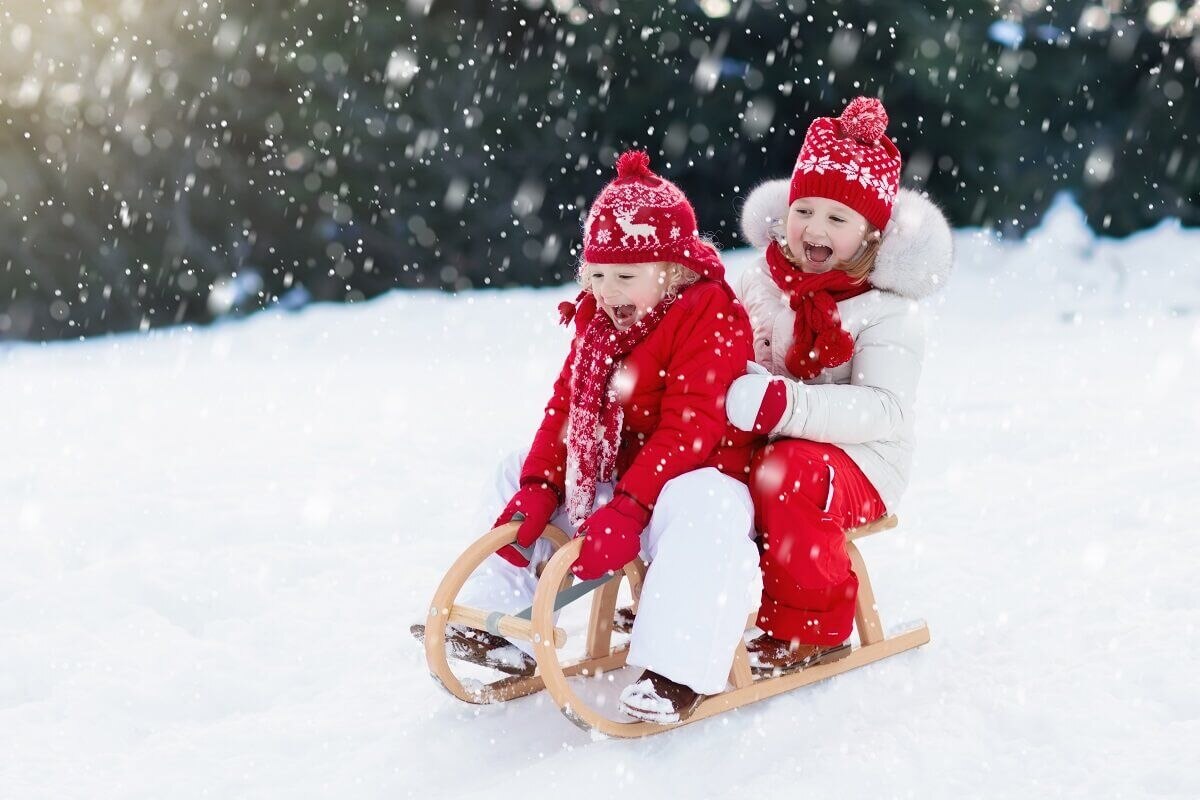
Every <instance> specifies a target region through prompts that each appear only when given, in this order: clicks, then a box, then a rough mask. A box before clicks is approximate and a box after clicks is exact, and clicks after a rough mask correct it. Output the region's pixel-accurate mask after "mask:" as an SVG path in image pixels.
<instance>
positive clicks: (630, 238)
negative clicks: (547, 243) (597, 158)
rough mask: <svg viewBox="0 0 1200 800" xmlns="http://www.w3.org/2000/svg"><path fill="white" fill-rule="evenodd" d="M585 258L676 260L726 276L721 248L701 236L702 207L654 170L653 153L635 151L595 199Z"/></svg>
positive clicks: (705, 273)
mask: <svg viewBox="0 0 1200 800" xmlns="http://www.w3.org/2000/svg"><path fill="white" fill-rule="evenodd" d="M583 260H584V261H586V262H588V263H591V264H637V263H643V262H648V261H671V262H674V263H676V264H682V265H683V266H685V267H688V268H690V269H692V270H695V271H696V272H698V273H699V274H700V275H701V276H702V277H705V278H711V279H712V280H715V281H723V280H724V278H725V267H724V266H722V264H721V259H720V257H719V256H718V255H717V251H716V250H715V249H714V248H713V246H712V245H710V244H709V243H708V242H706V241H704V240H703V239H701V238H700V234H699V231H697V230H696V212H695V211H693V210H692V204H691V203H689V202H688V200H687V198H686V197H684V195H683V192H681V191H680V190H679V187H678V186H676V185H675V184H673V183H671V182H670V181H668V180H666V179H665V178H661V177H659V176H658V175H655V174H654V173H653V172H652V171H651V170H650V157H649V156H647V155H646V154H645V153H644V152H643V151H641V150H629V151H627V152H625V153H622V154H621V157H620V158H618V159H617V178H616V180H614V181H613V182H612V183H610V184H608V186H605V187H604V189H603V190H602V191H601V192H600V195H599V196H598V197H597V198H596V201H595V202H594V203H592V208H591V210H590V211H589V212H588V216H587V220H586V221H585V222H584V223H583Z"/></svg>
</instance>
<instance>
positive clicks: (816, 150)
mask: <svg viewBox="0 0 1200 800" xmlns="http://www.w3.org/2000/svg"><path fill="white" fill-rule="evenodd" d="M887 124H888V115H887V111H885V110H884V108H883V103H881V102H879V101H878V100H876V99H875V98H874V97H856V98H854V100H852V101H851V102H850V105H848V106H846V110H845V111H843V112H842V115H841V116H840V117H838V118H836V119H834V118H833V117H818V118H817V119H815V120H813V122H812V124H811V125H809V126H808V132H807V133H805V134H804V146H803V147H801V148H800V156H799V158H797V159H796V166H795V167H794V168H793V171H792V187H791V191H789V192H788V204H789V205H790V204H792V203H794V202H796V200H797V199H798V198H801V197H826V198H828V199H830V200H836V201H838V202H839V203H844V204H846V205H848V206H849V207H850V208H852V209H854V210H855V211H857V212H858V213H860V214H862V215H863V216H864V217H866V218H867V221H868V222H870V223H871V224H872V225H874V226H875V227H876V228H878V229H879V230H883V229H884V228H885V227H887V224H888V220H889V219H891V217H892V203H894V202H895V201H896V192H897V191H898V190H899V188H900V151H899V150H897V149H896V145H895V144H893V142H892V140H891V139H889V138H888V137H887V136H886V134H884V131H885V130H887Z"/></svg>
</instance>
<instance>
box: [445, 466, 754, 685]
mask: <svg viewBox="0 0 1200 800" xmlns="http://www.w3.org/2000/svg"><path fill="white" fill-rule="evenodd" d="M524 463H525V453H524V452H515V453H512V454H510V455H509V456H508V457H507V458H505V459H504V460H503V461H502V462H501V464H500V467H499V469H497V471H496V479H495V482H494V485H493V486H491V487H489V488H488V490H487V491H486V492H485V497H484V501H483V503H482V504H481V508H480V512H479V513H480V524H479V526H478V527H479V530H486V529H488V528H489V527H490V526H491V524H492V522H493V521H494V520H495V518H496V516H497V515H498V514H499V513H500V510H501V509H503V508H504V506H505V504H507V503H508V501H509V499H510V498H511V497H512V495H513V494H514V493H515V492H516V491H517V489H518V488H519V481H520V475H521V466H522V464H524ZM612 492H613V487H612V484H610V483H601V484H599V485H597V487H596V508H599V507H600V506H601V505H603V504H604V503H607V502H608V501H609V500H610V499H611V498H612ZM550 522H551V524H553V525H555V526H557V527H559V528H561V529H562V530H563V531H564V532H565V533H566V534H567V535H568V536H573V535H574V534H575V528H574V526H572V525H571V524H570V522H569V521H568V519H567V513H566V510H565V509H564V508H559V510H558V512H557V513H556V514H555V515H554V517H553V518H552V519H551V520H550ZM753 537H754V511H753V507H752V506H751V501H750V492H749V490H748V489H747V488H746V486H745V485H743V484H742V483H739V482H738V481H736V480H734V479H733V478H730V477H729V476H728V475H725V474H723V473H721V472H720V471H718V470H716V469H713V468H711V467H706V468H704V469H698V470H693V471H692V472H688V473H685V474H683V475H680V476H679V477H677V478H674V479H672V480H670V481H667V483H666V485H665V486H664V487H663V490H662V493H661V494H660V495H659V498H658V502H657V503H656V504H655V507H654V512H653V514H652V515H651V517H650V524H649V525H648V526H647V527H646V529H645V530H644V531H643V532H642V553H641V555H642V558H643V559H644V560H645V561H647V562H648V563H649V565H650V566H649V568H648V569H647V571H646V581H645V583H644V584H643V586H642V595H641V599H640V600H639V602H638V611H637V620H636V621H635V623H634V627H633V634H632V636H631V638H630V645H629V658H628V661H629V663H631V664H635V665H637V666H641V667H645V668H647V669H652V670H654V671H655V672H657V673H659V674H660V675H664V676H666V677H667V678H670V679H671V680H673V681H676V682H677V683H682V684H685V685H687V686H690V687H691V688H692V689H693V690H694V691H696V692H699V693H701V694H716V693H717V692H721V691H724V689H725V684H726V680H727V678H728V677H729V668H730V666H731V665H732V663H733V652H734V648H735V647H736V646H737V643H738V640H739V639H741V637H742V633H743V631H744V630H745V627H746V619H747V617H749V616H750V613H751V612H752V611H754V610H755V609H757V608H758V603H759V600H760V598H761V595H762V574H761V572H760V571H759V565H758V548H757V547H756V546H755V545H754V542H753ZM551 552H552V548H551V546H550V543H549V542H548V541H546V540H545V539H539V540H538V542H537V543H536V545H535V549H534V553H533V558H532V559H531V560H530V566H528V567H515V566H513V565H512V564H510V563H508V562H507V561H505V560H504V559H503V558H501V557H500V556H497V555H495V554H493V555H491V556H490V557H488V559H487V560H486V561H484V562H483V564H482V565H480V567H479V569H477V570H476V571H475V572H474V574H472V575H471V577H470V578H469V579H468V580H467V582H466V584H465V585H464V586H463V588H462V591H461V592H460V593H459V596H458V601H457V602H459V603H462V604H464V605H469V606H474V607H476V608H482V609H487V610H489V611H504V612H505V613H513V612H516V611H520V610H521V609H524V608H527V607H528V606H530V605H532V603H533V593H534V590H535V589H536V587H537V577H536V576H535V574H534V568H535V566H536V565H537V564H539V563H541V562H543V561H546V560H547V559H549V558H550V555H551ZM514 644H516V645H517V646H518V647H520V648H521V649H522V650H524V651H525V652H527V653H530V654H532V653H533V646H532V645H531V644H529V643H528V642H521V641H518V642H514Z"/></svg>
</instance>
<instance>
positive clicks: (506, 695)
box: [425, 516, 929, 737]
mask: <svg viewBox="0 0 1200 800" xmlns="http://www.w3.org/2000/svg"><path fill="white" fill-rule="evenodd" d="M896 522H897V520H896V517H895V516H889V517H884V518H882V519H879V520H876V521H875V522H872V523H870V524H868V525H863V526H861V527H858V528H853V529H851V530H849V531H847V532H846V540H847V541H846V551H847V553H848V554H849V556H850V560H851V563H852V565H853V568H854V572H855V574H857V575H858V600H857V607H856V609H855V613H854V626H855V629H856V630H857V631H858V636H859V644H858V645H857V646H855V647H853V648H852V649H851V652H850V655H849V656H846V657H844V658H842V659H840V660H838V661H834V662H831V663H828V664H819V665H816V666H811V667H807V668H805V669H802V670H800V671H798V672H792V673H788V674H784V675H780V676H778V677H772V676H770V675H767V676H763V677H755V676H754V675H753V673H752V672H751V670H750V659H749V656H748V654H747V652H746V645H745V642H744V641H740V642H739V643H738V645H737V647H736V649H735V652H734V655H733V664H732V668H731V669H730V672H729V684H730V688H728V689H726V690H725V691H724V692H722V693H721V694H717V695H712V696H710V697H707V698H705V700H704V701H703V702H702V703H701V704H700V706H699V708H697V709H696V711H695V712H694V713H693V714H692V716H691V717H689V718H688V719H687V720H686V721H684V722H679V723H674V724H670V725H662V724H658V723H653V722H643V721H640V720H632V721H621V720H615V719H611V718H609V717H607V716H605V715H604V714H602V713H600V711H599V710H597V709H595V708H593V707H591V706H590V705H589V704H587V703H585V702H584V701H582V700H581V699H580V698H579V696H578V695H577V694H576V693H575V691H574V690H573V689H572V688H571V685H570V684H569V683H568V681H567V679H568V678H571V677H576V676H597V675H602V674H603V673H605V672H609V671H612V670H615V669H620V668H621V667H623V666H625V657H626V655H627V653H628V644H625V645H621V646H619V647H612V633H613V630H612V624H613V613H614V611H615V610H616V604H617V595H618V591H619V589H620V585H621V580H625V581H627V582H628V584H629V588H630V593H631V594H632V596H633V600H634V604H635V607H636V603H637V600H638V597H639V595H640V593H641V588H642V579H643V578H644V576H645V572H646V566H645V565H644V564H643V563H642V562H641V561H640V560H635V561H634V562H632V563H631V564H629V565H628V566H626V567H625V568H624V570H623V573H622V574H621V575H620V576H618V577H615V578H614V579H612V580H609V581H607V582H605V583H603V584H602V585H600V586H599V588H597V589H596V590H595V592H594V593H593V596H592V606H591V612H590V615H589V618H588V624H587V642H586V647H585V649H584V655H583V657H582V658H579V659H575V660H571V661H566V662H564V661H561V660H560V655H559V651H560V650H561V649H562V648H563V646H564V645H565V643H566V640H567V635H566V632H565V631H563V630H562V629H561V628H556V627H555V626H554V612H555V601H556V598H558V595H559V592H560V591H562V590H564V589H566V588H567V587H568V586H569V585H570V584H571V582H572V580H573V576H572V575H571V573H570V566H571V564H572V563H573V562H574V561H575V559H576V557H578V555H579V550H580V547H582V544H583V542H582V540H581V539H575V540H569V539H568V538H567V535H566V534H565V533H563V532H562V531H561V530H559V529H558V528H556V527H554V526H553V525H550V526H547V528H546V532H545V533H544V534H543V536H544V537H545V538H548V539H549V540H550V541H551V543H552V544H553V545H554V547H555V553H554V555H553V557H552V558H551V559H550V561H549V562H548V563H547V564H546V565H545V568H544V569H543V570H542V573H541V576H540V578H539V580H538V586H537V591H536V592H535V594H534V599H533V607H532V614H531V616H530V618H529V619H528V620H526V619H521V618H519V617H515V616H511V615H507V614H501V613H499V612H489V611H486V610H483V609H475V608H470V607H466V606H460V605H455V603H454V600H455V598H456V597H457V596H458V593H459V591H460V590H461V589H462V586H463V584H464V583H465V582H466V580H467V578H468V577H470V575H471V573H472V572H474V571H475V569H476V567H478V566H479V565H480V564H481V563H483V561H484V559H486V558H487V557H488V556H489V555H491V554H492V553H494V552H496V550H498V549H500V548H501V547H503V546H504V545H506V544H509V543H511V542H513V541H515V539H516V533H517V528H518V527H519V524H518V523H516V522H510V523H508V524H505V525H502V526H500V527H498V528H496V529H494V530H492V531H489V532H488V533H487V534H485V535H484V536H483V537H482V538H480V539H479V540H478V541H476V542H475V543H474V544H473V545H471V546H470V547H469V548H467V550H466V552H464V553H463V554H462V556H460V557H459V559H458V560H457V561H456V562H455V563H454V564H453V566H451V568H450V570H449V571H448V572H447V573H446V577H445V578H443V579H442V582H441V584H440V585H439V586H438V588H437V592H436V593H435V594H434V596H433V602H432V603H431V604H430V609H429V616H428V618H427V620H426V622H425V658H426V660H427V662H428V664H429V671H430V673H431V674H432V675H433V677H434V679H435V680H437V681H438V683H440V684H441V685H442V686H443V687H444V688H445V689H446V690H447V691H448V692H450V693H451V694H452V695H454V696H455V697H457V698H459V699H460V700H464V701H466V702H468V703H499V702H504V701H506V700H512V699H513V698H516V697H524V696H525V695H529V694H533V693H535V692H539V691H541V690H542V689H546V690H548V691H549V693H550V696H551V697H553V698H554V702H555V703H557V704H558V707H559V709H560V710H561V711H562V713H563V714H564V715H565V716H566V717H567V719H569V720H571V721H572V722H574V723H575V724H576V725H578V726H579V727H580V728H582V729H584V730H586V731H589V732H590V731H596V732H599V733H602V734H605V735H608V736H617V737H639V736H649V735H651V734H655V733H662V732H663V731H667V730H670V729H671V728H676V727H679V726H680V725H687V724H689V723H691V722H695V721H697V720H701V719H705V718H707V717H712V716H715V715H717V714H720V713H721V712H723V711H728V710H730V709H733V708H737V707H738V706H744V705H747V704H748V703H753V702H755V701H757V700H762V699H764V698H767V697H773V696H775V695H777V694H782V693H784V692H787V691H791V690H792V689H795V688H797V687H799V686H804V685H806V684H810V683H815V682H817V681H820V680H823V679H825V678H829V677H832V676H833V675H837V674H839V673H842V672H846V671H847V670H851V669H854V668H855V667H861V666H862V665H864V664H870V663H871V662H873V661H879V660H880V659H883V658H886V657H888V656H892V655H895V654H897V653H901V652H903V651H905V650H911V649H912V648H914V647H919V646H920V645H923V644H925V643H927V642H928V641H929V628H928V627H927V626H926V625H925V623H924V622H923V621H921V622H920V623H918V625H917V626H916V627H913V628H910V629H908V630H905V631H904V632H902V633H897V634H895V635H893V636H891V637H885V636H884V634H883V626H882V624H881V623H880V621H879V613H878V611H877V610H876V608H875V595H874V592H873V591H872V590H871V581H870V579H869V578H868V576H867V568H866V565H865V564H864V563H863V559H862V555H861V554H860V553H859V551H858V547H857V546H856V545H855V544H854V541H855V540H856V539H861V538H863V537H865V536H869V535H871V534H873V533H878V532H880V531H884V530H888V529H889V528H894V527H895V526H896ZM755 616H756V615H754V614H751V616H750V618H749V619H748V620H747V623H746V626H747V629H749V628H752V627H754V623H755ZM449 623H455V624H459V625H465V626H467V627H472V628H478V629H480V630H488V631H491V632H492V633H496V634H498V635H501V636H505V637H507V638H509V639H521V640H524V641H529V642H532V643H533V644H534V652H535V656H536V659H537V665H538V668H537V671H536V672H535V673H534V675H532V676H530V677H517V676H511V677H506V678H502V679H500V680H496V681H493V682H492V683H488V684H482V685H478V686H467V685H465V684H464V683H463V682H462V681H461V680H459V678H458V677H457V676H456V675H455V674H454V673H453V672H452V671H451V669H450V664H449V661H448V658H447V655H446V647H445V645H444V640H445V632H446V625H447V624H449ZM635 624H636V623H635Z"/></svg>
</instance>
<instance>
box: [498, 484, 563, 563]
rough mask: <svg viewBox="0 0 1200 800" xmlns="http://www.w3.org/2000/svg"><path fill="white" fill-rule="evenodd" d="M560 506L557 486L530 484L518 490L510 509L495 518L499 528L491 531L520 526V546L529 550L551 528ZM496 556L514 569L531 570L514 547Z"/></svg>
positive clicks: (505, 508)
mask: <svg viewBox="0 0 1200 800" xmlns="http://www.w3.org/2000/svg"><path fill="white" fill-rule="evenodd" d="M558 506H559V498H558V490H557V489H556V488H555V487H554V486H552V485H551V484H549V483H546V482H545V481H531V482H530V483H526V484H525V485H523V486H522V487H521V488H520V489H518V490H517V493H516V494H514V495H513V496H512V499H511V500H509V501H508V505H506V506H505V507H504V511H502V512H501V513H500V516H498V517H496V524H495V525H493V526H492V527H494V528H498V527H500V526H501V525H503V524H505V523H506V522H520V523H521V527H520V528H518V529H517V544H519V545H521V547H529V546H530V545H531V544H533V543H534V542H536V541H537V540H538V537H540V536H541V535H542V532H543V531H544V530H546V526H547V525H548V524H550V518H551V517H553V516H554V512H555V511H557V510H558ZM496 555H498V556H500V557H501V558H503V559H504V560H505V561H507V562H508V563H510V564H512V565H513V566H514V567H527V566H529V559H527V558H525V556H523V555H521V553H520V552H519V551H518V550H517V548H515V547H513V546H512V545H511V544H506V545H505V546H504V547H501V548H500V549H499V550H497V551H496Z"/></svg>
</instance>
